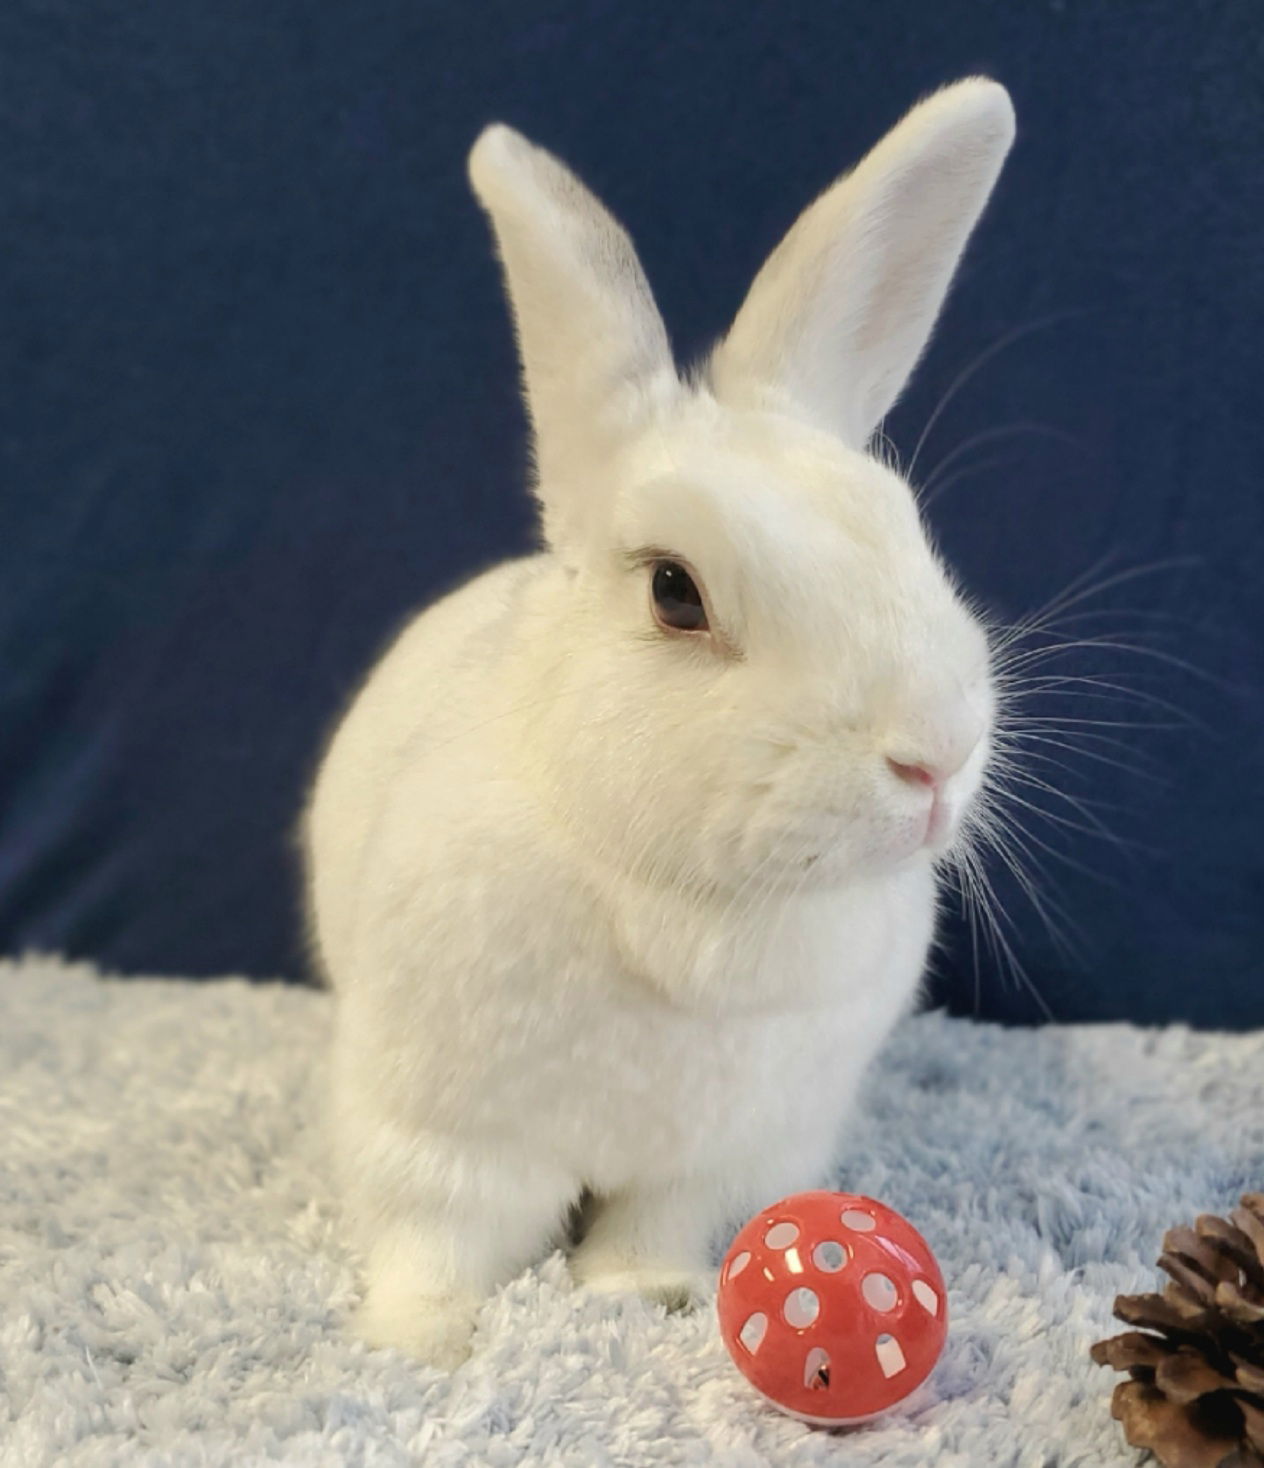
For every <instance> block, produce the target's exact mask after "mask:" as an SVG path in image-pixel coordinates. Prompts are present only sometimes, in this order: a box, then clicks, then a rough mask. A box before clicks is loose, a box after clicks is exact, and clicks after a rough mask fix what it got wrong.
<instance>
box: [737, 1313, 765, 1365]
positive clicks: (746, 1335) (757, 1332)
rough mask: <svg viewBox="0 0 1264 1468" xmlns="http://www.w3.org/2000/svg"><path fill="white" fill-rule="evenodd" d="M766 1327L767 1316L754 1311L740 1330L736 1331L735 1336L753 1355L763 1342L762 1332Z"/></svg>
mask: <svg viewBox="0 0 1264 1468" xmlns="http://www.w3.org/2000/svg"><path fill="white" fill-rule="evenodd" d="M767 1329H768V1317H767V1316H766V1315H762V1314H760V1312H759V1311H756V1312H755V1314H754V1315H751V1316H750V1317H749V1318H748V1319H747V1321H746V1324H745V1325H744V1326H742V1328H741V1330H740V1331H738V1333H737V1338H738V1340H739V1341H741V1343H742V1344H743V1345H744V1346H745V1347H746V1349H747V1350H748V1351H749V1352H750V1353H751V1355H752V1356H753V1355H754V1354H755V1352H756V1351H757V1350H759V1348H760V1346H761V1345H762V1344H763V1340H764V1332H765V1331H766V1330H767Z"/></svg>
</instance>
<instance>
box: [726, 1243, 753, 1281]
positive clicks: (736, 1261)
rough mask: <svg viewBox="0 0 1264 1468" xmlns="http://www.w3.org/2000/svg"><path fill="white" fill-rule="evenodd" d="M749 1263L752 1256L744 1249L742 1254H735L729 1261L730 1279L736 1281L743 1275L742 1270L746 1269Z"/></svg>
mask: <svg viewBox="0 0 1264 1468" xmlns="http://www.w3.org/2000/svg"><path fill="white" fill-rule="evenodd" d="M749 1263H750V1255H749V1254H748V1253H747V1252H746V1250H745V1249H743V1250H742V1252H741V1253H740V1254H734V1255H733V1257H732V1259H731V1260H730V1261H729V1273H728V1277H729V1279H736V1278H737V1276H738V1275H739V1274H741V1272H742V1270H743V1269H745V1268H746V1266H747V1265H748V1264H749Z"/></svg>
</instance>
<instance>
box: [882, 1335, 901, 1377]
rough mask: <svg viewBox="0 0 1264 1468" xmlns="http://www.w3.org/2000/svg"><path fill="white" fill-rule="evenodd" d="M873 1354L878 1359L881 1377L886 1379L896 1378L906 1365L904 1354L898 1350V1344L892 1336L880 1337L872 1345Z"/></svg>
mask: <svg viewBox="0 0 1264 1468" xmlns="http://www.w3.org/2000/svg"><path fill="white" fill-rule="evenodd" d="M874 1354H875V1355H876V1356H877V1358H878V1365H879V1366H880V1367H881V1368H882V1374H883V1376H885V1377H888V1378H890V1377H892V1376H898V1375H899V1374H900V1372H901V1371H903V1370H904V1368H905V1366H907V1365H908V1362H907V1361H905V1359H904V1352H903V1351H902V1350H900V1343H899V1341H897V1340H896V1338H895V1337H894V1336H893V1335H880V1336H879V1337H878V1339H877V1341H876V1343H875V1344H874Z"/></svg>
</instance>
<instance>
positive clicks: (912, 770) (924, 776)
mask: <svg viewBox="0 0 1264 1468" xmlns="http://www.w3.org/2000/svg"><path fill="white" fill-rule="evenodd" d="M887 764H888V765H890V766H891V769H892V771H893V772H894V773H895V775H896V777H897V778H898V779H901V780H903V781H904V782H905V783H906V784H909V785H938V784H939V778H940V777H939V776H938V775H936V774H935V772H934V771H933V770H928V769H927V768H926V766H925V765H906V764H905V763H904V762H903V760H898V759H892V758H891V756H890V755H887Z"/></svg>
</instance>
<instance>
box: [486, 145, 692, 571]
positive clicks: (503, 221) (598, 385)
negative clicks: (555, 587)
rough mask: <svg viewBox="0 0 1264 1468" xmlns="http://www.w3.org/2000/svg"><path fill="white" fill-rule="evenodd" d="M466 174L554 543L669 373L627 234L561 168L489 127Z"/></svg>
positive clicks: (578, 519)
mask: <svg viewBox="0 0 1264 1468" xmlns="http://www.w3.org/2000/svg"><path fill="white" fill-rule="evenodd" d="M469 173H470V182H471V184H472V186H473V188H474V192H475V193H476V194H477V195H478V199H479V202H480V203H481V204H482V206H483V208H484V209H485V210H486V211H487V213H488V215H489V217H490V219H491V223H492V227H493V229H494V230H495V234H496V243H497V245H498V247H499V251H500V258H501V262H502V264H503V266H504V271H505V284H506V290H507V292H508V295H509V299H510V302H511V304H512V307H513V314H514V322H515V325H516V328H517V335H518V349H519V353H520V355H521V358H522V375H523V384H524V390H525V394H526V399H527V406H528V408H529V410H530V414H531V420H532V425H533V427H534V430H535V461H536V472H537V494H538V496H539V498H540V500H541V501H542V503H543V506H544V519H545V532H546V534H547V536H548V538H549V540H550V542H551V543H552V544H553V545H554V547H555V548H556V547H558V546H559V545H565V544H568V543H574V542H575V541H577V540H582V539H583V538H584V537H585V533H586V530H587V527H588V525H589V524H590V523H591V519H592V516H593V514H594V504H593V500H594V494H593V491H594V487H595V486H594V480H596V481H597V482H600V466H601V461H602V457H603V455H604V454H606V453H608V452H609V450H610V448H611V447H612V446H613V445H614V444H615V443H616V442H617V440H618V438H619V436H620V435H621V434H624V433H626V432H627V431H628V430H629V429H630V428H632V427H634V426H635V425H636V423H637V421H638V420H639V419H640V417H641V416H642V414H643V413H644V412H645V411H646V410H647V409H648V408H649V406H650V405H651V403H652V401H653V400H654V399H655V398H656V397H657V396H661V394H662V393H664V392H668V391H674V390H675V389H676V388H677V387H678V385H679V380H678V378H677V376H676V370H675V366H674V364H673V361H672V355H671V348H670V346H669V345H668V341H667V332H666V331H665V329H664V327H663V322H662V319H661V318H660V316H659V314H658V309H657V307H656V306H655V305H654V298H653V296H652V295H651V294H650V288H649V284H648V282H647V281H646V279H645V273H644V271H643V270H642V269H641V262H640V261H639V260H638V259H637V257H636V251H635V250H634V249H633V247H632V241H631V240H630V239H629V238H628V236H627V233H626V232H625V231H624V229H623V228H622V227H621V226H620V225H619V224H618V223H617V222H616V221H615V220H614V219H613V218H612V217H611V215H610V214H609V212H608V211H607V210H606V209H605V208H604V207H603V205H602V204H601V203H600V202H599V201H598V200H597V199H596V198H594V197H593V195H592V194H591V193H589V191H588V190H587V189H586V188H585V187H584V186H583V184H581V183H580V182H579V180H578V179H577V178H576V177H575V176H574V174H572V173H571V172H570V170H569V169H567V168H565V167H564V166H563V165H562V164H561V163H559V162H558V160H557V159H556V158H554V157H553V156H552V155H551V154H549V153H546V152H545V151H544V150H543V149H542V148H537V147H535V146H534V145H533V144H532V143H529V142H528V141H527V140H526V138H524V137H522V136H521V135H520V134H519V133H516V132H514V130H513V129H512V128H509V127H505V126H503V125H502V124H495V125H493V126H491V127H488V128H487V129H485V131H484V132H483V133H482V134H481V135H480V137H479V139H478V141H477V142H476V143H475V144H474V147H473V149H472V151H471V153H470V160H469Z"/></svg>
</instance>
